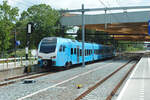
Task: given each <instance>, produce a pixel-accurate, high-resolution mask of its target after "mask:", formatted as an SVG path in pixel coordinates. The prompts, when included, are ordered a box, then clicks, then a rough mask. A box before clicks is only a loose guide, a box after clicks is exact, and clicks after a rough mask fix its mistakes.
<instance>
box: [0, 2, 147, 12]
mask: <svg viewBox="0 0 150 100" xmlns="http://www.w3.org/2000/svg"><path fill="white" fill-rule="evenodd" d="M2 1H3V0H0V4H2ZM7 1H8V4H9V5H11V6H13V7H18V8H19V9H20V10H21V11H22V10H26V9H27V8H28V7H30V6H32V5H34V4H41V3H44V4H48V5H50V6H51V7H52V8H55V9H61V8H63V9H80V8H81V5H82V4H84V5H85V8H99V7H101V8H104V7H121V6H150V0H7Z"/></svg>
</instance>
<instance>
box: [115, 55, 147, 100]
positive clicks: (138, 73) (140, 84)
mask: <svg viewBox="0 0 150 100" xmlns="http://www.w3.org/2000/svg"><path fill="white" fill-rule="evenodd" d="M149 93H150V58H148V57H143V58H141V60H140V61H139V62H138V64H137V65H136V67H135V69H134V70H133V72H132V73H131V75H130V77H129V78H128V80H127V82H126V83H125V86H124V87H123V89H122V90H121V93H120V94H119V96H118V98H117V100H150V95H149Z"/></svg>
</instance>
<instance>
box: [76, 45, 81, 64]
mask: <svg viewBox="0 0 150 100" xmlns="http://www.w3.org/2000/svg"><path fill="white" fill-rule="evenodd" d="M79 56H80V51H79V46H77V63H79Z"/></svg>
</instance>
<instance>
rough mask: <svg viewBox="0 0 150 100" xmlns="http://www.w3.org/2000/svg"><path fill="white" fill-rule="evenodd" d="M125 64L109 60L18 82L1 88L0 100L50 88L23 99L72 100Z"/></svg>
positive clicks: (13, 99)
mask: <svg viewBox="0 0 150 100" xmlns="http://www.w3.org/2000/svg"><path fill="white" fill-rule="evenodd" d="M126 62H127V61H125V60H119V61H112V60H109V61H104V62H97V63H94V64H90V65H86V67H85V68H82V67H77V68H73V69H70V70H66V71H61V72H57V73H54V74H50V75H47V76H43V77H40V78H36V79H35V81H36V82H35V83H32V84H23V82H18V83H15V84H11V85H8V86H5V87H1V88H0V100H16V99H18V98H21V97H24V96H27V95H29V94H31V93H34V92H36V91H39V90H41V89H45V88H47V87H51V88H49V89H47V90H46V91H42V92H40V93H38V94H35V95H33V96H31V97H29V98H25V100H74V99H75V98H76V97H77V96H79V95H80V94H81V93H82V92H83V91H85V90H87V89H88V87H90V86H92V85H93V84H95V83H96V82H97V81H98V80H100V79H102V78H103V77H105V76H106V75H107V74H108V73H110V72H112V71H114V70H115V69H117V68H118V67H119V66H121V65H123V64H124V63H126ZM98 67H99V69H97V70H95V71H94V72H90V73H87V74H85V73H86V72H88V71H91V70H94V69H96V68H98ZM83 73H84V74H83ZM79 74H82V75H79ZM76 75H79V77H76ZM72 77H75V79H73V80H71V79H70V81H66V82H63V83H62V84H58V83H59V82H62V81H64V80H67V79H69V78H72ZM56 84H58V85H56ZM78 84H82V86H83V87H82V88H81V89H77V87H76V85H78ZM111 86H112V85H111V84H110V86H109V87H111ZM104 91H105V89H104ZM98 100H99V99H98Z"/></svg>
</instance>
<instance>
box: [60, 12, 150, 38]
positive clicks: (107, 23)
mask: <svg viewBox="0 0 150 100" xmlns="http://www.w3.org/2000/svg"><path fill="white" fill-rule="evenodd" d="M149 20H150V11H134V12H127V11H125V12H121V13H107V14H96V15H85V28H86V29H94V30H96V31H104V32H107V33H108V34H110V35H111V36H113V37H114V39H116V40H127V41H150V36H149V35H148V21H149ZM60 22H61V24H62V25H65V26H80V27H81V25H82V23H81V22H82V18H81V15H80V14H78V15H76V14H69V13H67V14H64V16H62V18H61V20H60Z"/></svg>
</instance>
